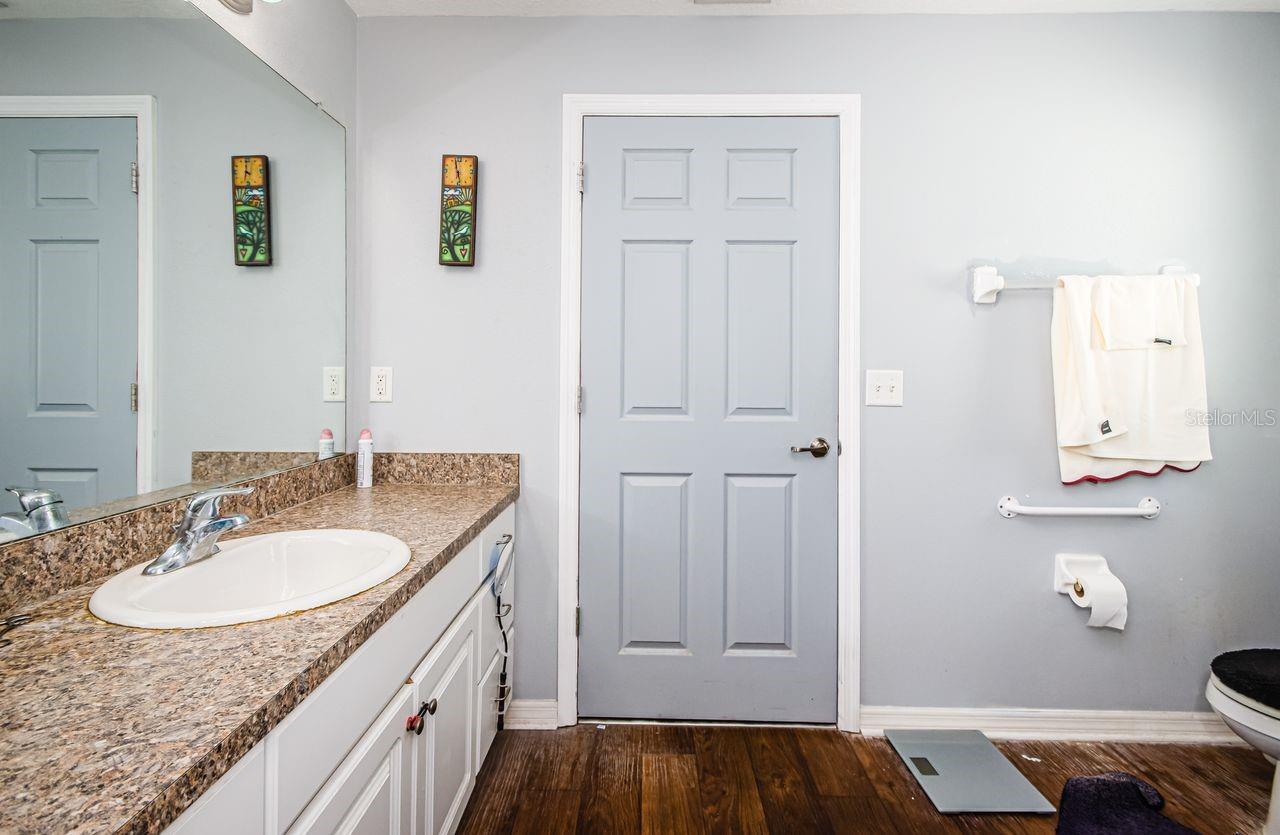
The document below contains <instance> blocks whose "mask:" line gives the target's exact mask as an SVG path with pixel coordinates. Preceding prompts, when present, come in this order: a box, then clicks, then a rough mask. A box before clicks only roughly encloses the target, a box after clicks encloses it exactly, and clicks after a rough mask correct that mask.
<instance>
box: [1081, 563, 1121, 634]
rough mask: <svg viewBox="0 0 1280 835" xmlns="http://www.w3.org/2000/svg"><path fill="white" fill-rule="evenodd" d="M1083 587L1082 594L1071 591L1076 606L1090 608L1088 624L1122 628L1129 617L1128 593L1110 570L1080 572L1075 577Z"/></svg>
mask: <svg viewBox="0 0 1280 835" xmlns="http://www.w3.org/2000/svg"><path fill="white" fill-rule="evenodd" d="M1076 579H1077V580H1078V581H1079V582H1080V585H1081V586H1083V587H1084V593H1083V594H1076V593H1075V592H1074V591H1073V592H1072V593H1071V599H1072V600H1074V601H1075V604H1076V605H1077V606H1080V607H1082V608H1087V609H1090V610H1091V611H1090V612H1089V625H1090V626H1109V627H1111V628H1112V629H1124V624H1125V621H1126V620H1128V617H1129V593H1128V592H1127V591H1125V588H1124V584H1123V583H1121V582H1120V580H1119V578H1118V577H1116V575H1114V574H1112V573H1111V572H1110V571H1094V572H1087V573H1082V574H1081V575H1080V576H1079V577H1077V578H1076Z"/></svg>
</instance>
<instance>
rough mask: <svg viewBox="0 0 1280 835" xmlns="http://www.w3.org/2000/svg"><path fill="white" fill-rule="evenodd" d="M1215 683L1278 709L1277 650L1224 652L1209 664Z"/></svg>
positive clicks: (1279, 659) (1279, 664)
mask: <svg viewBox="0 0 1280 835" xmlns="http://www.w3.org/2000/svg"><path fill="white" fill-rule="evenodd" d="M1209 667H1210V669H1212V670H1213V674H1214V675H1215V676H1217V678H1218V681H1220V682H1222V683H1223V684H1224V685H1226V686H1227V687H1229V688H1230V689H1232V690H1234V691H1235V692H1237V693H1239V694H1240V695H1241V696H1245V697H1247V698H1250V699H1253V700H1254V701H1255V702H1259V703H1261V704H1264V705H1266V706H1267V707H1269V708H1272V709H1273V710H1280V649H1238V650H1235V651H1233V652H1224V653H1222V655H1219V656H1218V657H1217V658H1215V659H1213V663H1212V664H1210V665H1209Z"/></svg>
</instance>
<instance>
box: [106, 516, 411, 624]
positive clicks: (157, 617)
mask: <svg viewBox="0 0 1280 835" xmlns="http://www.w3.org/2000/svg"><path fill="white" fill-rule="evenodd" d="M220 545H221V547H222V551H221V553H218V554H214V555H213V556H211V557H208V558H206V559H203V560H201V561H200V562H196V563H192V564H191V565H188V566H186V567H184V568H179V569H177V570H176V571H171V572H169V573H168V574H161V575H159V576H156V577H148V576H146V575H144V574H143V573H142V569H143V567H144V566H145V565H146V563H141V564H139V565H135V566H134V567H132V568H127V569H125V570H124V571H121V572H120V573H119V574H117V575H115V576H114V577H112V578H111V579H110V580H107V582H105V583H103V584H102V586H101V587H100V588H99V589H98V590H97V591H95V592H94V593H93V597H91V598H89V611H91V612H93V613H94V614H95V615H97V616H98V617H100V618H102V619H103V620H105V621H109V622H110V623H117V624H120V625H121V626H138V627H141V628H143V629H196V628H198V627H202V626H227V625H229V624H233V623H249V622H250V621H255V620H266V619H267V618H274V617H278V616H280V615H287V614H289V613H291V612H301V611H305V610H306V609H314V608H315V607H317V606H323V605H325V604H326V603H332V602H334V601H335V600H341V599H343V598H344V597H350V596H351V595H353V594H359V593H360V592H362V591H366V590H367V589H371V588H373V587H374V586H376V585H378V584H379V583H381V582H383V581H384V580H387V579H388V578H390V577H391V576H392V575H394V574H396V573H398V572H399V571H400V569H402V568H404V567H405V565H407V564H408V562H409V546H408V545H405V544H404V543H403V542H401V541H400V540H398V539H396V538H395V537H394V536H388V535H387V534H384V533H374V532H373V531H348V530H316V531H285V532H282V533H268V534H262V535H261V536H246V537H244V538H242V539H234V540H229V541H226V542H222V543H220Z"/></svg>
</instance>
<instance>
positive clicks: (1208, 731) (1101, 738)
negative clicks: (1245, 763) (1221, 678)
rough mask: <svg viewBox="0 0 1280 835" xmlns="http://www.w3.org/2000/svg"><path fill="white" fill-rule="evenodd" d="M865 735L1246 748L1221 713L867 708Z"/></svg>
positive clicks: (1002, 708)
mask: <svg viewBox="0 0 1280 835" xmlns="http://www.w3.org/2000/svg"><path fill="white" fill-rule="evenodd" d="M861 724H862V733H863V734H865V735H867V736H883V735H884V731H885V729H886V728H892V729H901V730H957V729H970V730H978V731H982V732H983V733H984V734H986V735H987V736H989V737H991V738H993V739H1045V740H1062V741H1078V742H1182V743H1190V744H1197V745H1243V744H1244V742H1243V741H1241V739H1240V737H1238V736H1236V735H1235V734H1234V733H1232V732H1231V729H1230V728H1228V727H1227V726H1226V724H1225V723H1223V721H1222V720H1221V719H1220V718H1218V714H1216V713H1212V712H1204V713H1199V712H1191V711H1185V712H1183V711H1170V710H1039V709H1034V708H1009V707H996V708H950V707H884V706H878V705H863V706H862V713H861Z"/></svg>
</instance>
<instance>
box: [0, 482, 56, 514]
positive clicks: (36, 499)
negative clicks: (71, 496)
mask: <svg viewBox="0 0 1280 835" xmlns="http://www.w3.org/2000/svg"><path fill="white" fill-rule="evenodd" d="M4 489H5V490H8V491H9V492H10V493H12V494H13V495H15V496H17V497H18V503H19V504H20V505H22V510H23V512H24V513H28V514H29V513H31V511H33V510H38V509H39V508H42V507H44V506H46V505H51V504H57V503H58V502H61V501H62V496H59V495H58V494H57V492H55V491H53V490H48V489H45V488H43V487H6V488H4Z"/></svg>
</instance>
